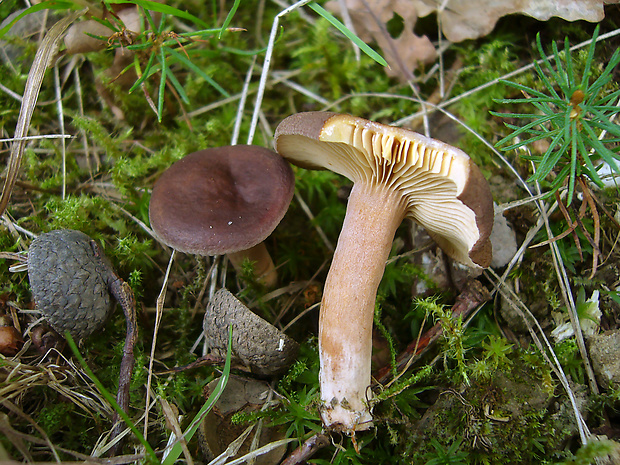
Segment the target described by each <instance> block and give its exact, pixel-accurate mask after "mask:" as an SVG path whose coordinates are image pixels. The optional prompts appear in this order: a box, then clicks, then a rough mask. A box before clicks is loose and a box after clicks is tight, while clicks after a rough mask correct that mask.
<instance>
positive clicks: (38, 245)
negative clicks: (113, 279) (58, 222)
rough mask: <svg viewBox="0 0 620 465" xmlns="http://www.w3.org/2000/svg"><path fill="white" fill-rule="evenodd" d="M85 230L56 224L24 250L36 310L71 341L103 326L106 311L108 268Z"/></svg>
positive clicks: (107, 307) (106, 314) (110, 306)
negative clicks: (61, 226)
mask: <svg viewBox="0 0 620 465" xmlns="http://www.w3.org/2000/svg"><path fill="white" fill-rule="evenodd" d="M104 260H105V259H104V257H103V254H102V252H101V251H100V250H99V247H98V245H97V244H96V243H95V242H94V241H93V240H92V239H91V238H90V237H88V236H87V235H86V234H84V233H82V232H80V231H74V230H71V229H60V230H56V231H52V232H49V233H46V234H42V235H40V236H39V237H37V238H36V239H35V240H34V241H33V242H32V244H31V245H30V249H29V251H28V277H29V279H30V287H31V292H32V296H33V299H34V302H35V305H36V307H37V309H38V310H39V311H40V312H41V313H42V314H43V315H44V316H45V318H46V320H47V321H48V323H49V324H50V325H51V326H52V328H54V329H55V330H56V331H58V332H59V333H60V334H64V333H65V332H66V331H69V333H70V334H71V336H72V337H73V338H75V339H77V340H80V339H83V338H85V337H87V336H89V335H90V334H92V333H93V332H94V331H96V330H97V329H99V328H101V326H103V324H104V322H105V320H106V319H107V317H108V316H109V314H110V312H111V310H112V302H111V299H110V294H109V292H108V276H109V274H108V269H107V268H106V267H105V262H104Z"/></svg>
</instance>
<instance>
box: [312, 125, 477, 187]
mask: <svg viewBox="0 0 620 465" xmlns="http://www.w3.org/2000/svg"><path fill="white" fill-rule="evenodd" d="M319 140H321V141H323V142H340V143H344V144H348V145H351V146H353V147H355V148H356V149H357V150H358V151H359V152H361V154H363V158H364V159H365V160H366V161H367V162H368V163H369V167H370V168H371V170H372V172H373V174H374V175H375V176H376V178H377V181H378V182H382V183H386V184H388V185H389V184H393V185H394V187H396V188H399V187H400V184H401V183H402V182H404V181H405V179H404V178H407V177H414V178H420V177H421V176H423V173H432V174H434V175H436V176H437V177H443V178H448V179H450V180H451V181H452V182H453V183H454V188H453V192H454V195H455V196H458V195H460V194H461V192H463V189H464V188H465V185H466V181H467V178H468V176H469V157H468V156H467V155H466V154H465V153H464V152H463V151H461V150H459V149H457V148H455V147H452V146H450V145H448V144H445V143H443V142H441V141H438V140H435V139H430V138H428V137H425V136H423V135H421V134H417V133H415V132H413V131H408V130H406V129H402V128H398V127H394V126H387V125H384V124H380V123H375V122H373V121H367V120H364V119H361V118H356V117H354V116H350V115H338V116H335V117H332V118H330V119H329V120H328V121H327V122H326V124H325V126H323V129H322V130H321V133H320V135H319Z"/></svg>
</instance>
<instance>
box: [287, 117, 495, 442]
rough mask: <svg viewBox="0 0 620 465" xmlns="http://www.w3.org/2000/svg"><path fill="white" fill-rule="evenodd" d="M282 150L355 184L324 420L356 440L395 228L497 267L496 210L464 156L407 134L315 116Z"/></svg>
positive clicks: (294, 128) (336, 273) (326, 349)
mask: <svg viewBox="0 0 620 465" xmlns="http://www.w3.org/2000/svg"><path fill="white" fill-rule="evenodd" d="M275 146H276V150H277V151H278V152H279V153H280V154H281V155H282V156H283V157H284V158H286V159H288V160H289V161H291V162H292V163H294V164H296V165H298V166H301V167H304V168H309V169H329V170H331V171H334V172H336V173H338V174H341V175H343V176H345V177H347V178H349V179H350V180H351V181H353V188H352V191H351V194H350V196H349V200H348V205H347V211H346V216H345V219H344V223H343V226H342V231H341V233H340V236H339V238H338V245H337V247H336V250H335V252H334V256H333V260H332V264H331V267H330V269H329V273H328V275H327V279H326V281H325V288H324V291H323V300H322V302H321V314H320V319H319V357H320V362H321V367H320V373H319V381H320V385H321V417H322V420H323V423H324V425H325V427H326V428H327V429H331V430H336V431H342V432H345V433H348V434H352V433H354V432H355V431H362V430H366V429H368V428H370V427H371V426H372V414H371V407H370V405H369V399H370V398H371V397H372V392H371V389H370V384H371V351H372V324H373V315H374V309H375V300H376V294H377V289H378V286H379V282H380V281H381V278H382V276H383V272H384V269H385V263H386V260H387V259H388V256H389V253H390V250H391V246H392V242H393V239H394V235H395V233H396V229H397V228H398V226H399V225H400V224H401V222H402V221H403V220H404V219H405V218H411V219H413V220H415V221H416V222H418V223H419V224H421V225H422V226H423V227H424V228H425V229H426V230H427V232H428V233H429V235H430V236H431V237H432V238H433V239H434V240H435V242H437V244H438V245H439V246H441V248H442V249H443V250H444V251H445V252H446V253H447V254H448V255H449V256H450V257H452V258H454V259H455V260H457V261H459V262H461V263H464V264H465V265H468V266H470V267H486V266H488V265H489V263H490V261H491V255H492V251H491V243H490V241H489V236H490V233H491V229H492V226H493V201H492V197H491V192H490V189H489V186H488V184H487V182H486V180H485V179H484V177H483V176H482V174H481V172H480V170H479V169H478V167H477V166H476V165H475V164H474V163H473V162H472V160H471V159H470V158H469V156H467V155H466V154H465V153H464V152H462V151H461V150H459V149H457V148H455V147H452V146H450V145H448V144H445V143H443V142H440V141H437V140H434V139H429V138H427V137H424V136H422V135H420V134H417V133H415V132H412V131H408V130H405V129H401V128H397V127H392V126H386V125H383V124H379V123H375V122H372V121H368V120H365V119H362V118H357V117H354V116H350V115H343V114H336V113H328V112H307V113H299V114H295V115H292V116H289V117H288V118H286V119H284V120H283V121H282V122H281V123H280V125H279V126H278V128H277V129H276V133H275Z"/></svg>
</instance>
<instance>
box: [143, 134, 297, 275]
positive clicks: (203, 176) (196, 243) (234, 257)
mask: <svg viewBox="0 0 620 465" xmlns="http://www.w3.org/2000/svg"><path fill="white" fill-rule="evenodd" d="M294 184H295V180H294V176H293V171H292V170H291V167H290V166H289V164H288V163H287V162H286V160H284V159H283V158H282V157H281V156H279V155H278V154H277V153H274V152H273V151H271V150H268V149H266V148H264V147H258V146H253V145H234V146H225V147H215V148H210V149H205V150H200V151H198V152H194V153H191V154H189V155H187V156H186V157H184V158H182V159H181V160H179V161H177V162H176V163H174V164H173V165H172V166H171V167H170V168H168V169H167V170H166V171H165V172H164V173H163V174H162V176H161V177H160V178H159V180H158V181H157V182H156V183H155V186H154V187H153V194H152V195H151V201H150V204H149V219H150V221H151V226H152V228H153V230H154V231H155V233H156V235H157V236H158V238H159V239H160V240H161V241H162V242H163V243H165V244H167V245H169V246H170V247H173V248H175V249H176V250H179V251H181V252H186V253H191V254H198V255H221V254H226V255H227V256H228V258H229V259H230V261H231V263H232V264H233V266H234V267H235V269H237V270H240V268H241V264H242V262H243V261H244V260H246V259H249V260H250V261H252V262H254V263H255V266H254V273H255V275H256V277H257V279H258V280H259V281H262V282H263V284H265V286H267V287H273V286H275V285H276V283H277V273H276V270H275V267H274V264H273V261H272V259H271V256H270V255H269V252H268V251H267V248H266V247H265V244H264V243H263V241H264V240H265V239H266V238H267V237H268V236H269V235H270V234H271V233H272V232H273V230H274V229H275V228H276V226H277V225H278V223H280V220H282V218H283V217H284V214H285V213H286V211H287V209H288V206H289V204H290V202H291V199H292V198H293V189H294Z"/></svg>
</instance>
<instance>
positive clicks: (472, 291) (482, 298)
mask: <svg viewBox="0 0 620 465" xmlns="http://www.w3.org/2000/svg"><path fill="white" fill-rule="evenodd" d="M489 299H490V295H489V292H488V291H487V290H486V289H485V288H484V286H482V284H480V282H479V281H477V280H471V281H470V282H469V283H468V284H467V285H466V287H465V289H464V290H463V292H461V294H460V295H459V296H458V297H457V299H456V302H455V303H454V305H453V306H452V318H458V317H461V318H463V319H464V318H466V317H467V315H469V313H470V312H471V311H472V310H474V309H475V308H476V307H478V306H479V305H480V304H483V303H484V302H486V301H487V300H489ZM442 333H443V327H442V326H441V323H437V324H436V325H435V326H433V327H432V328H431V329H429V330H428V331H427V332H426V333H424V334H423V335H422V337H420V338H418V340H416V341H414V342H412V343H411V344H409V345H408V346H407V348H406V349H405V350H404V351H403V352H402V353H401V354H400V355H399V356H398V357H397V359H396V370H397V371H398V372H402V371H403V370H406V369H407V368H408V367H409V366H410V365H411V363H412V362H413V361H414V360H415V359H416V358H419V357H420V356H422V354H424V353H425V352H426V351H427V350H428V348H429V347H430V346H431V345H432V344H433V343H434V342H435V341H436V340H437V339H438V338H439V336H441V334H442ZM391 376H392V367H391V366H385V367H383V368H381V369H380V370H379V371H378V372H377V373H376V374H375V379H376V380H377V382H378V383H379V384H385V383H386V382H387V381H388V379H389V378H390V377H391Z"/></svg>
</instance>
